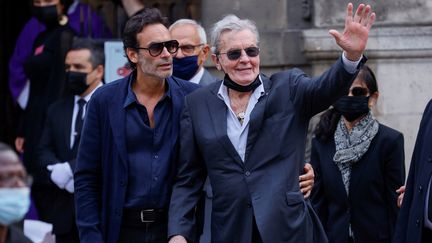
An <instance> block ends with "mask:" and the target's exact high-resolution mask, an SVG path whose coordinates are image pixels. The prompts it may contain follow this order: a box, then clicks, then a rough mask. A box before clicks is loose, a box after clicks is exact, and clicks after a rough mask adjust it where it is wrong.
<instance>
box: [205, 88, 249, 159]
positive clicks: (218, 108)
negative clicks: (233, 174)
mask: <svg viewBox="0 0 432 243" xmlns="http://www.w3.org/2000/svg"><path fill="white" fill-rule="evenodd" d="M213 87H214V88H213V89H212V90H211V92H212V95H210V97H209V99H207V106H208V111H209V113H210V117H211V120H212V122H213V128H214V131H215V133H216V137H218V138H219V141H220V142H221V144H222V146H223V147H224V148H225V150H226V151H227V153H228V154H229V155H230V156H231V157H233V158H234V160H235V161H237V162H238V163H240V164H241V165H243V162H242V160H241V158H240V155H239V154H238V153H237V150H235V148H234V146H233V144H232V143H231V140H230V139H229V137H228V134H227V117H226V116H227V115H226V114H227V107H226V105H225V103H224V101H223V100H222V99H220V98H219V97H218V94H217V93H218V90H219V87H220V86H219V85H214V86H213Z"/></svg>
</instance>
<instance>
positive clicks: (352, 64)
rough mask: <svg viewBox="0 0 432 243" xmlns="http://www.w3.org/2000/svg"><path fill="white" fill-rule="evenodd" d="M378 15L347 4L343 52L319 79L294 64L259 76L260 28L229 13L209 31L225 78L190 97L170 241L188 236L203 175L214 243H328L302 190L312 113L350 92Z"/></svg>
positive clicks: (171, 212) (214, 57) (191, 236)
mask: <svg viewBox="0 0 432 243" xmlns="http://www.w3.org/2000/svg"><path fill="white" fill-rule="evenodd" d="M374 20H375V14H374V13H371V7H370V6H369V5H367V6H365V5H364V4H360V5H359V7H358V9H357V11H356V12H355V14H353V5H352V4H348V6H347V14H346V18H345V29H344V32H343V34H340V33H339V32H337V31H336V30H331V31H330V33H331V34H332V35H333V36H334V38H335V40H336V42H337V44H338V45H339V46H340V47H341V48H342V49H343V50H344V52H343V54H342V57H341V58H340V59H339V60H338V61H337V62H336V63H335V64H334V65H332V67H331V68H330V69H329V70H327V71H326V72H324V73H323V74H322V75H321V76H319V77H317V78H309V77H307V75H306V74H305V73H304V72H302V71H301V70H299V69H293V70H288V71H284V72H279V73H276V74H274V75H272V76H271V77H270V78H267V77H266V76H264V75H262V74H260V57H259V53H260V48H259V33H258V30H257V28H256V26H255V24H254V23H253V22H252V21H250V20H247V19H239V18H238V17H236V16H234V15H228V16H226V17H224V18H223V19H222V20H220V21H218V22H217V23H216V24H215V25H214V27H213V31H212V35H211V36H212V41H211V43H212V51H213V54H212V60H213V62H214V63H215V64H216V68H217V69H218V70H220V71H223V72H224V74H225V77H224V80H223V81H221V82H215V83H212V84H210V85H208V86H205V87H203V88H201V89H199V90H197V91H196V92H193V93H191V94H190V95H188V96H186V99H185V101H184V109H183V113H182V117H181V118H182V119H181V121H180V140H179V141H180V142H179V143H180V145H179V146H180V151H181V153H179V159H178V163H177V168H178V170H177V175H176V177H175V181H174V187H173V193H172V196H171V204H170V210H169V224H168V236H169V237H170V242H171V243H174V242H183V243H184V242H187V241H194V239H195V237H196V236H195V234H196V215H195V212H196V211H195V208H196V205H197V202H198V201H199V199H200V191H201V190H202V187H203V185H204V182H205V179H206V177H207V175H208V176H209V179H210V183H211V186H212V189H213V195H214V197H213V205H212V209H213V211H212V222H211V230H212V234H211V238H212V239H211V241H212V242H326V241H327V240H326V236H325V232H324V231H323V229H322V227H321V224H320V222H319V219H318V217H317V215H316V214H315V213H314V210H313V209H312V206H311V205H310V204H309V202H308V201H305V199H304V198H303V195H302V193H301V191H300V187H299V183H298V177H299V175H300V174H301V172H302V171H303V166H304V163H303V161H304V160H303V158H304V147H305V139H306V131H307V127H308V121H309V119H310V118H311V117H312V116H313V115H314V114H317V113H318V112H320V111H322V110H324V109H326V108H327V107H328V106H329V105H330V104H332V103H333V102H334V101H336V100H337V99H338V98H339V97H340V96H342V95H343V94H346V92H347V91H348V89H349V87H350V86H351V83H352V81H353V80H354V78H355V77H356V75H357V72H358V67H359V66H361V65H362V63H364V61H365V58H364V57H363V55H362V54H363V51H364V49H365V47H366V43H367V39H368V35H369V30H370V28H371V26H372V24H373V23H374Z"/></svg>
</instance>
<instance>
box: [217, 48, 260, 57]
mask: <svg viewBox="0 0 432 243" xmlns="http://www.w3.org/2000/svg"><path fill="white" fill-rule="evenodd" d="M244 51H245V52H246V55H248V57H256V56H258V55H259V52H260V49H259V48H258V47H254V46H253V47H248V48H245V49H244ZM219 54H226V55H227V57H228V59H230V60H231V61H234V60H237V59H239V58H240V57H241V55H242V49H234V50H230V51H228V52H224V53H222V52H221V53H219Z"/></svg>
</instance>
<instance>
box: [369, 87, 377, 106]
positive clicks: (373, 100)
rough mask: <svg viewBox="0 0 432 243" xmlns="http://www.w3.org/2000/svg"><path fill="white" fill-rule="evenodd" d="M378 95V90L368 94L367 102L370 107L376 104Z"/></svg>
mask: <svg viewBox="0 0 432 243" xmlns="http://www.w3.org/2000/svg"><path fill="white" fill-rule="evenodd" d="M378 97H379V92H378V91H377V92H375V93H373V94H371V95H370V96H369V102H368V106H369V108H372V107H374V106H375V105H376V103H377V102H378Z"/></svg>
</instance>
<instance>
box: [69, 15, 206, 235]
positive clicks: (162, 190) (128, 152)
mask: <svg viewBox="0 0 432 243" xmlns="http://www.w3.org/2000/svg"><path fill="white" fill-rule="evenodd" d="M123 45H124V50H125V54H126V57H127V58H128V61H129V64H130V65H131V67H132V68H133V69H134V71H133V72H132V73H131V74H130V75H129V76H127V77H126V78H123V79H120V80H117V81H114V82H111V83H108V84H106V85H104V86H103V87H101V88H100V89H98V90H97V91H96V93H95V94H94V95H93V96H92V99H91V100H90V103H89V106H88V110H87V116H86V120H85V123H84V127H83V131H82V136H81V142H80V145H79V149H78V156H77V160H76V168H75V174H74V180H75V204H76V216H77V226H78V230H79V234H80V241H81V242H83V243H87V242H89V243H93V242H108V243H110V242H127V243H130V242H166V241H167V222H168V206H169V201H170V196H171V190H172V180H173V178H174V171H175V160H176V156H177V154H178V152H179V151H178V146H177V140H178V132H179V131H178V129H179V120H180V113H181V109H182V107H183V101H184V97H185V95H186V94H188V93H190V92H192V91H193V90H195V89H197V88H198V87H199V86H198V85H196V84H194V83H191V82H188V81H184V80H181V79H178V78H175V77H172V55H173V54H174V53H176V52H177V50H178V47H179V44H178V42H177V41H176V40H173V39H172V38H171V36H170V34H169V31H168V29H167V21H166V18H164V17H162V15H161V13H160V12H159V10H157V9H154V8H145V9H144V10H143V11H142V12H141V13H139V14H137V15H135V16H133V17H131V18H130V19H129V20H128V22H127V23H126V26H125V29H124V32H123Z"/></svg>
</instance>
